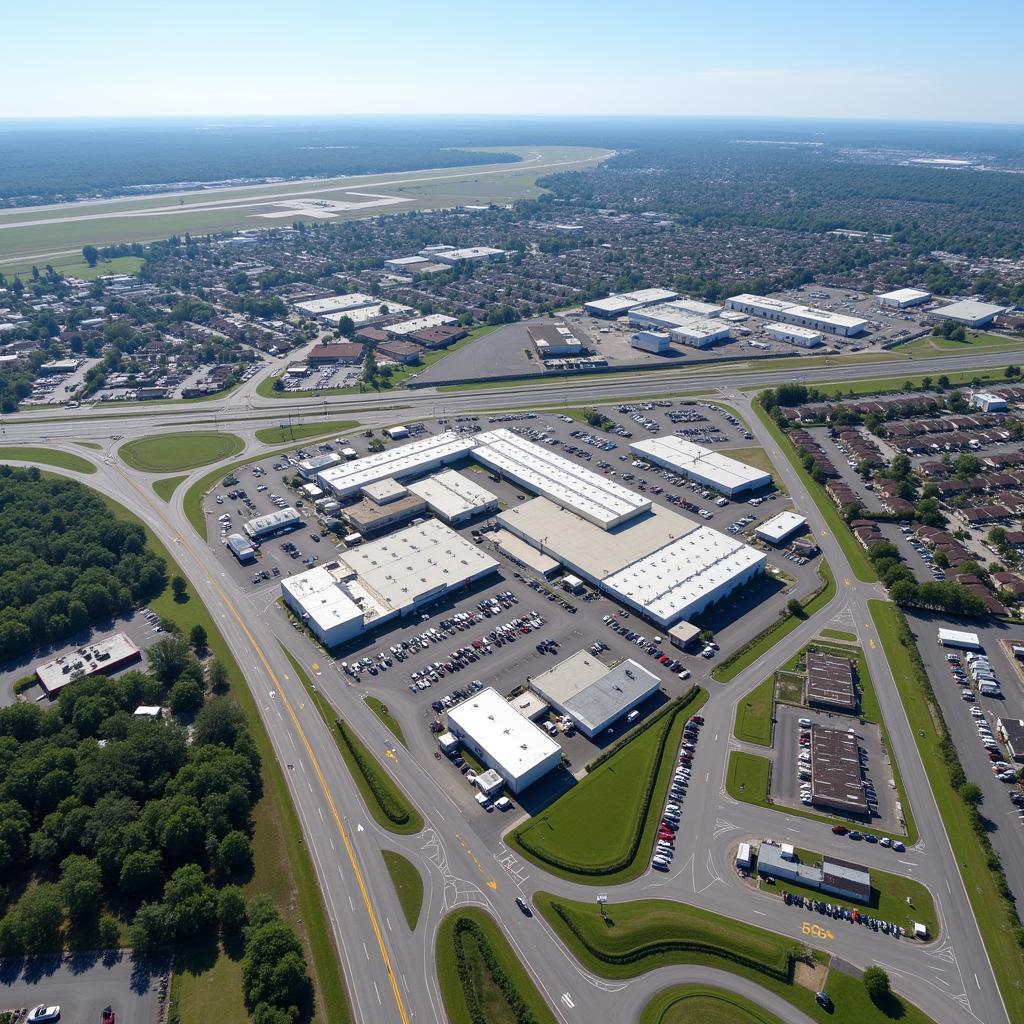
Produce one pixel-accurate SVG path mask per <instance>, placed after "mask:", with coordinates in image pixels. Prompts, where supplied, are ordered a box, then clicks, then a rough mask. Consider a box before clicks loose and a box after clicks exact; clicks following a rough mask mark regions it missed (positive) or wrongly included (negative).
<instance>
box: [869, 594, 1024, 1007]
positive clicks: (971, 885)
mask: <svg viewBox="0 0 1024 1024" xmlns="http://www.w3.org/2000/svg"><path fill="white" fill-rule="evenodd" d="M868 605H869V608H870V611H871V619H872V621H873V623H874V625H875V629H877V630H878V638H879V640H880V642H881V644H882V648H883V650H884V651H885V656H886V659H887V660H888V662H889V667H890V668H891V669H892V674H893V678H894V679H895V680H896V689H897V690H898V691H899V695H900V699H901V700H902V702H903V708H904V710H905V711H906V714H907V719H908V721H909V722H910V727H911V731H912V732H913V734H914V739H915V741H916V742H917V749H918V752H919V753H920V755H921V760H922V762H923V763H924V769H925V772H926V773H927V775H928V781H929V782H930V783H931V788H932V793H933V794H934V795H935V802H936V803H937V804H938V807H939V813H940V814H941V815H942V820H943V823H944V825H945V827H946V835H947V836H948V837H949V842H950V845H951V846H952V848H953V853H954V856H955V857H956V862H957V866H958V868H959V869H960V874H961V877H962V878H963V879H964V883H965V887H966V889H967V895H968V897H969V898H970V901H971V906H972V908H973V910H974V915H975V917H976V918H977V920H978V924H979V926H980V929H981V935H982V939H983V940H984V942H985V948H986V950H987V951H988V955H989V959H990V960H991V962H992V969H993V971H994V972H995V976H996V982H997V984H998V985H999V990H1000V992H1001V993H1002V996H1003V1000H1004V1002H1005V1003H1006V1007H1007V1010H1008V1012H1009V1017H1010V1020H1024V989H1022V988H1021V985H1020V979H1021V978H1022V977H1024V955H1022V953H1021V948H1020V946H1019V945H1018V944H1017V941H1016V938H1015V936H1014V933H1013V930H1012V927H1011V923H1010V919H1009V918H1010V912H1009V911H1008V908H1007V906H1006V905H1005V904H1004V902H1003V900H1002V899H1001V897H1000V895H999V891H998V889H997V887H996V879H995V877H994V876H993V875H992V873H991V872H990V871H989V869H988V865H987V858H986V854H985V851H984V849H983V848H982V845H981V843H980V842H979V840H978V839H977V837H976V836H975V834H974V831H973V829H972V827H971V822H970V817H969V815H968V812H967V806H966V805H965V804H964V802H963V801H962V800H961V799H960V797H959V795H958V794H957V793H956V791H955V790H954V789H953V787H952V785H951V783H950V780H949V773H948V770H947V768H946V764H945V762H944V760H943V757H942V750H941V741H942V737H941V735H940V734H939V732H938V731H937V728H936V717H937V716H941V712H940V711H939V710H938V708H933V707H932V705H931V702H930V700H929V697H928V694H927V690H926V679H924V678H922V675H921V668H920V663H919V662H918V661H917V659H916V658H915V657H914V656H913V655H912V654H911V651H912V650H913V642H912V641H911V640H910V639H909V638H908V637H907V636H906V634H905V633H904V632H903V629H902V626H903V623H904V620H903V616H902V613H901V612H900V610H899V609H898V608H897V607H896V606H895V605H894V604H891V603H890V602H888V601H879V600H872V601H869V602H868Z"/></svg>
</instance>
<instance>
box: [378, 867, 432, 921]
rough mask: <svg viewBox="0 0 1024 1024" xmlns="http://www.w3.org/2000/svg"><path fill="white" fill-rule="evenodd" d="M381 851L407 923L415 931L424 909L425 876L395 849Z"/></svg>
mask: <svg viewBox="0 0 1024 1024" xmlns="http://www.w3.org/2000/svg"><path fill="white" fill-rule="evenodd" d="M380 853H381V856H382V857H383V858H384V866H385V867H386V868H387V869H388V874H389V875H390V876H391V884H392V885H393V886H394V887H395V894H396V895H397V896H398V902H399V903H400V904H401V907H402V913H403V914H404V915H405V923H406V924H407V925H408V926H409V931H411V932H412V931H415V930H416V922H417V921H419V919H420V911H421V910H422V909H423V876H422V875H421V874H420V873H419V869H418V868H417V867H416V865H415V864H413V862H412V861H411V860H409V859H408V858H406V857H403V856H402V855H401V854H400V853H395V852H394V851H393V850H381V851H380Z"/></svg>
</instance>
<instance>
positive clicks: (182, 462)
mask: <svg viewBox="0 0 1024 1024" xmlns="http://www.w3.org/2000/svg"><path fill="white" fill-rule="evenodd" d="M244 447H245V442H244V441H243V440H242V439H241V438H240V437H238V436H237V435H236V434H222V433H221V432H220V431H214V430H196V431H181V432H180V433H176V434H153V435H152V436H150V437H140V438H138V439H137V440H135V441H128V442H126V443H125V444H123V445H121V447H120V448H119V449H118V450H117V454H118V455H120V456H121V458H122V459H123V460H124V461H125V462H126V463H127V464H128V465H129V466H131V467H132V469H138V470H141V471H142V472H143V473H174V472H180V471H181V470H184V469H198V468H199V467H200V466H208V465H209V464H210V463H211V462H219V461H220V460H221V459H227V458H230V457H231V456H232V455H237V454H238V453H239V452H240V451H241V450H242V449H243V448H244Z"/></svg>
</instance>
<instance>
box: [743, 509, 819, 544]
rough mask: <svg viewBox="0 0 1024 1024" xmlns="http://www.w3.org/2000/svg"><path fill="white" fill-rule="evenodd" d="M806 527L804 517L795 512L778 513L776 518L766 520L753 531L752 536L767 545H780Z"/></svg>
mask: <svg viewBox="0 0 1024 1024" xmlns="http://www.w3.org/2000/svg"><path fill="white" fill-rule="evenodd" d="M806 525H807V518H806V516H800V515H797V514H796V513H795V512H780V513H779V514H778V515H777V516H772V517H771V519H766V520H765V521H764V522H763V523H762V524H761V525H760V526H759V527H758V528H757V529H756V530H754V534H755V535H756V536H757V537H760V538H761V540H766V541H768V543H769V544H781V543H782V542H783V541H785V540H788V539H789V538H790V537H792V536H793V534H794V533H796V532H797V530H800V529H803V527H804V526H806Z"/></svg>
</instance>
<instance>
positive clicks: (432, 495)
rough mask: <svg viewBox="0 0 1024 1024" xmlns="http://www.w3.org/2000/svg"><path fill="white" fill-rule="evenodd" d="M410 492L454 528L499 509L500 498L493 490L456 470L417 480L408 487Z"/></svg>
mask: <svg viewBox="0 0 1024 1024" xmlns="http://www.w3.org/2000/svg"><path fill="white" fill-rule="evenodd" d="M409 490H410V491H411V492H412V493H413V494H416V495H418V496H419V497H420V498H422V499H423V500H424V501H425V502H426V506H427V508H429V509H430V511H431V512H433V513H434V515H436V516H437V517H438V518H439V519H442V520H444V522H446V523H449V524H451V525H455V524H458V523H464V522H466V521H467V520H469V519H472V518H473V517H474V516H479V515H485V514H487V513H491V512H497V510H498V499H497V498H496V497H495V496H494V495H493V494H491V492H490V491H488V490H487V489H486V488H484V487H481V486H480V485H479V484H478V483H476V482H475V481H473V480H470V478H469V477H468V476H465V475H463V474H462V473H459V472H457V471H456V470H454V469H446V470H444V472H441V473H437V474H435V475H434V476H429V477H427V478H426V479H424V480H417V481H416V482H415V483H412V484H409Z"/></svg>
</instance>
